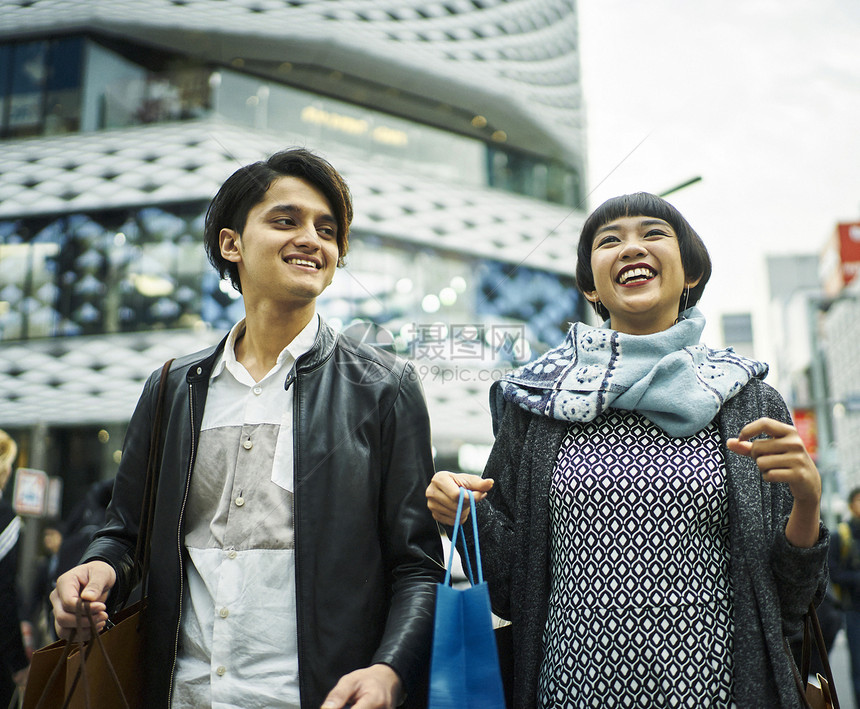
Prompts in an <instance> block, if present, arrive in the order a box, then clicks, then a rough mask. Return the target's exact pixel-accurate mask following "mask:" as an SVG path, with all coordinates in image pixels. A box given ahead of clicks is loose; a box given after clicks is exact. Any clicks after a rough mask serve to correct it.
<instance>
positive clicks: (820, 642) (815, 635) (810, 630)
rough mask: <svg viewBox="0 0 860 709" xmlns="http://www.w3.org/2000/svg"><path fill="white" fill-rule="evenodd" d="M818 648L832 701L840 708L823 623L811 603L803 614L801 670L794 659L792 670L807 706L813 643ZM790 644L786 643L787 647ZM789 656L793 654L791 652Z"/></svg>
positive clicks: (836, 708)
mask: <svg viewBox="0 0 860 709" xmlns="http://www.w3.org/2000/svg"><path fill="white" fill-rule="evenodd" d="M813 642H815V646H816V647H817V648H818V656H819V657H820V658H821V665H822V667H823V668H824V677H825V679H826V680H827V684H828V689H829V690H830V702H831V704H832V706H833V709H839V697H837V696H836V683H835V682H834V681H833V670H831V669H830V659H829V658H828V657H827V644H826V643H825V642H824V634H823V633H822V632H821V623H820V622H819V621H818V613H817V612H816V610H815V604H814V603H810V604H809V610H807V611H806V615H805V616H803V646H802V647H801V650H800V672H799V673H798V671H797V668H796V667H795V665H794V661H793V660H792V663H791V665H792V670H793V671H794V681H795V683H796V684H797V688H798V690H799V691H800V698H801V701H802V702H803V704H804V706H805V707H809V706H810V704H809V702H808V701H807V699H806V683H807V682H808V681H809V680H808V677H809V666H810V663H811V659H812V643H813ZM787 647H788V645H787V644H786V648H787ZM789 657H791V654H790V653H789Z"/></svg>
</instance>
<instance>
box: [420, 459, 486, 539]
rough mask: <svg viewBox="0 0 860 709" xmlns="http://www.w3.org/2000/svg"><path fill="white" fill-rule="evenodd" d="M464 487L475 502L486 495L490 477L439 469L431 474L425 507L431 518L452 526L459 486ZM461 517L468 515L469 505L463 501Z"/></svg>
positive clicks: (464, 517) (464, 519)
mask: <svg viewBox="0 0 860 709" xmlns="http://www.w3.org/2000/svg"><path fill="white" fill-rule="evenodd" d="M461 487H465V488H466V489H467V490H471V491H472V496H473V497H474V498H475V502H477V501H478V500H482V499H484V498H485V497H486V496H487V492H488V491H489V490H490V488H492V487H493V480H492V478H481V477H479V476H477V475H470V474H468V473H451V472H448V471H447V470H441V471H439V472H438V473H436V474H435V475H434V476H433V479H432V480H431V481H430V485H428V487H427V491H426V493H425V495H426V496H427V507H428V509H429V510H430V513H431V514H432V515H433V519H435V520H436V521H437V522H441V523H442V524H447V525H448V526H449V527H453V526H454V522H455V521H456V518H457V503H458V502H459V501H460V488H461ZM467 502H468V501H467ZM461 516H462V519H461V520H460V523H461V524H462V523H463V522H465V521H466V518H467V517H468V516H469V505H468V504H467V503H466V502H464V503H463V512H462V515H461Z"/></svg>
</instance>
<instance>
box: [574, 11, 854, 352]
mask: <svg viewBox="0 0 860 709" xmlns="http://www.w3.org/2000/svg"><path fill="white" fill-rule="evenodd" d="M578 8H579V35H580V45H581V62H582V74H583V84H584V96H585V103H586V109H587V121H588V124H587V134H588V175H589V189H590V190H593V193H592V195H591V197H590V199H589V207H590V208H594V207H595V206H597V205H598V204H600V203H601V202H602V201H603V200H605V199H608V198H609V197H613V196H616V195H618V194H623V193H627V192H634V191H638V190H646V191H651V192H661V191H663V190H666V189H668V188H670V187H672V186H674V185H677V184H679V183H681V182H684V181H685V180H687V179H689V178H691V177H694V176H697V175H701V177H702V181H701V182H700V183H698V184H696V185H693V186H691V187H689V188H687V189H685V190H682V191H680V192H678V193H676V194H675V195H672V196H671V197H669V198H668V199H669V200H670V201H671V202H673V203H674V204H675V206H677V207H678V208H679V209H680V211H681V212H682V213H683V214H684V216H686V217H687V219H688V220H689V221H690V223H691V224H692V225H693V227H694V228H695V229H696V230H697V231H698V232H699V234H700V235H701V236H702V238H703V239H704V241H705V243H706V245H707V246H708V248H709V250H710V252H711V256H712V259H713V261H714V275H713V277H712V279H711V281H710V283H709V285H708V288H707V289H706V291H705V296H704V298H703V299H702V301H701V307H702V309H703V310H704V311H705V314H706V316H708V320H709V324H708V327H707V329H706V331H705V341H706V342H707V343H708V344H711V345H712V346H715V345H720V344H721V342H720V337H721V335H720V332H719V329H718V322H719V317H720V315H721V314H722V313H734V312H744V311H752V312H753V315H754V326H755V328H756V338H757V345H758V346H759V347H758V350H757V352H758V354H759V356H761V357H763V358H768V357H769V355H770V348H771V346H772V345H771V344H770V341H769V338H768V336H767V332H766V331H767V320H766V318H767V275H766V271H765V256H766V255H768V254H794V253H817V252H819V251H820V249H821V248H822V247H823V245H824V243H825V241H826V240H827V239H828V238H829V237H830V235H831V234H832V232H833V229H834V228H835V224H836V222H838V221H857V220H860V2H858V0H815V2H810V1H809V0H726V1H724V2H719V3H717V2H690V1H689V0H684V1H682V0H648V2H634V1H633V0H578ZM640 143H641V144H640ZM637 145H638V147H637ZM631 151H632V153H631Z"/></svg>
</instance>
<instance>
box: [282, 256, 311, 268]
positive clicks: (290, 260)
mask: <svg viewBox="0 0 860 709" xmlns="http://www.w3.org/2000/svg"><path fill="white" fill-rule="evenodd" d="M287 263H294V264H296V265H297V266H310V267H311V268H317V265H316V263H314V262H313V261H308V260H306V259H303V258H288V259H287Z"/></svg>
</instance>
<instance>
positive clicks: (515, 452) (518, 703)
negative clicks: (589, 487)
mask: <svg viewBox="0 0 860 709" xmlns="http://www.w3.org/2000/svg"><path fill="white" fill-rule="evenodd" d="M490 400H491V406H492V408H493V422H494V427H496V429H497V435H496V443H495V446H494V447H493V451H492V453H491V454H490V458H489V461H488V463H487V467H486V469H485V471H484V477H491V478H493V479H494V480H495V481H496V482H495V485H494V487H493V489H492V490H491V491H490V493H489V494H488V496H487V497H486V498H485V499H484V500H482V501H481V502H480V503H479V504H478V508H477V512H478V524H479V531H480V535H481V552H482V556H483V567H484V576H485V579H486V580H487V581H488V582H489V587H490V595H491V599H492V604H493V611H494V612H495V613H496V614H497V615H499V616H501V617H502V618H506V619H509V620H511V621H512V622H513V633H514V648H515V650H514V663H515V669H514V706H515V707H516V709H531V708H532V707H534V706H535V705H536V697H537V684H538V675H539V672H540V665H541V660H542V656H543V655H542V636H543V631H544V625H545V623H546V618H547V607H548V601H549V594H550V558H549V557H550V551H549V550H550V544H549V530H550V523H549V499H548V498H549V486H550V479H551V476H552V472H553V468H554V466H555V463H556V457H557V454H558V450H559V446H560V445H561V442H562V440H563V439H564V436H565V434H566V432H567V430H568V426H569V425H570V424H569V423H568V422H567V421H558V420H555V419H550V418H546V417H543V416H536V415H534V414H531V413H529V412H527V411H525V410H523V409H521V408H520V407H518V406H516V405H509V404H506V402H504V401H503V399H502V396H501V392H500V390H499V387H498V385H495V386H494V387H493V389H492V390H491V393H490ZM762 416H767V417H769V418H773V419H778V420H780V421H785V422H790V417H789V413H788V410H787V409H786V406H785V403H784V402H783V400H782V398H781V397H780V396H779V394H777V393H776V391H774V390H773V389H772V388H771V387H770V386H768V385H767V384H765V383H763V382H762V381H760V380H758V379H753V380H751V381H750V382H749V383H748V384H747V385H746V386H745V387H744V388H743V389H742V390H741V392H740V393H739V394H738V395H737V396H735V397H734V398H732V399H730V400H729V401H728V402H726V404H725V405H724V407H723V409H722V411H721V412H720V414H718V416H717V423H718V426H719V431H720V437H721V439H722V451H723V456H724V457H725V460H726V468H727V471H728V474H727V492H728V497H729V500H728V514H729V527H730V544H731V563H730V580H731V585H732V593H733V621H734V636H733V637H734V641H733V665H734V677H733V682H734V699H735V703H736V704H737V706H739V707H743V708H744V709H756V708H758V707H761V708H762V709H774V707H786V708H788V707H799V706H801V703H800V699H799V697H798V692H797V687H796V684H795V680H794V677H793V669H792V668H793V661H792V660H791V659H790V658H789V656H788V655H787V654H786V650H785V644H784V642H783V636H784V635H789V634H792V633H793V632H794V631H795V630H797V629H798V628H799V627H800V621H801V619H802V617H803V615H804V613H805V612H806V609H807V608H808V606H809V603H810V601H812V600H813V599H815V600H816V601H818V600H820V598H821V597H822V596H823V594H824V589H825V586H826V574H827V571H826V559H827V544H828V535H827V530H826V529H825V528H824V527H823V525H822V528H821V531H820V534H819V538H818V541H817V543H816V544H815V546H813V547H812V548H810V549H800V548H796V547H793V546H792V545H791V544H789V542H788V541H787V539H786V537H785V525H786V521H787V519H788V515H789V513H790V511H791V507H792V501H793V498H792V496H791V492H790V491H789V488H788V485H787V484H785V483H767V482H764V481H763V480H762V478H761V473H760V472H759V469H758V467H757V466H756V464H755V462H754V461H753V460H751V459H750V458H746V457H743V456H740V455H736V454H735V453H732V452H730V451H729V450H728V449H727V448H726V446H725V442H726V439H727V438H732V437H737V435H738V433H739V432H740V430H741V429H742V428H743V427H744V426H745V425H746V424H747V423H749V422H751V421H754V420H756V419H758V418H760V417H762ZM464 528H465V529H467V530H470V525H465V526H464ZM471 542H472V540H471V539H470V545H471ZM472 558H473V559H474V558H475V556H474V553H473V554H472Z"/></svg>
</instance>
